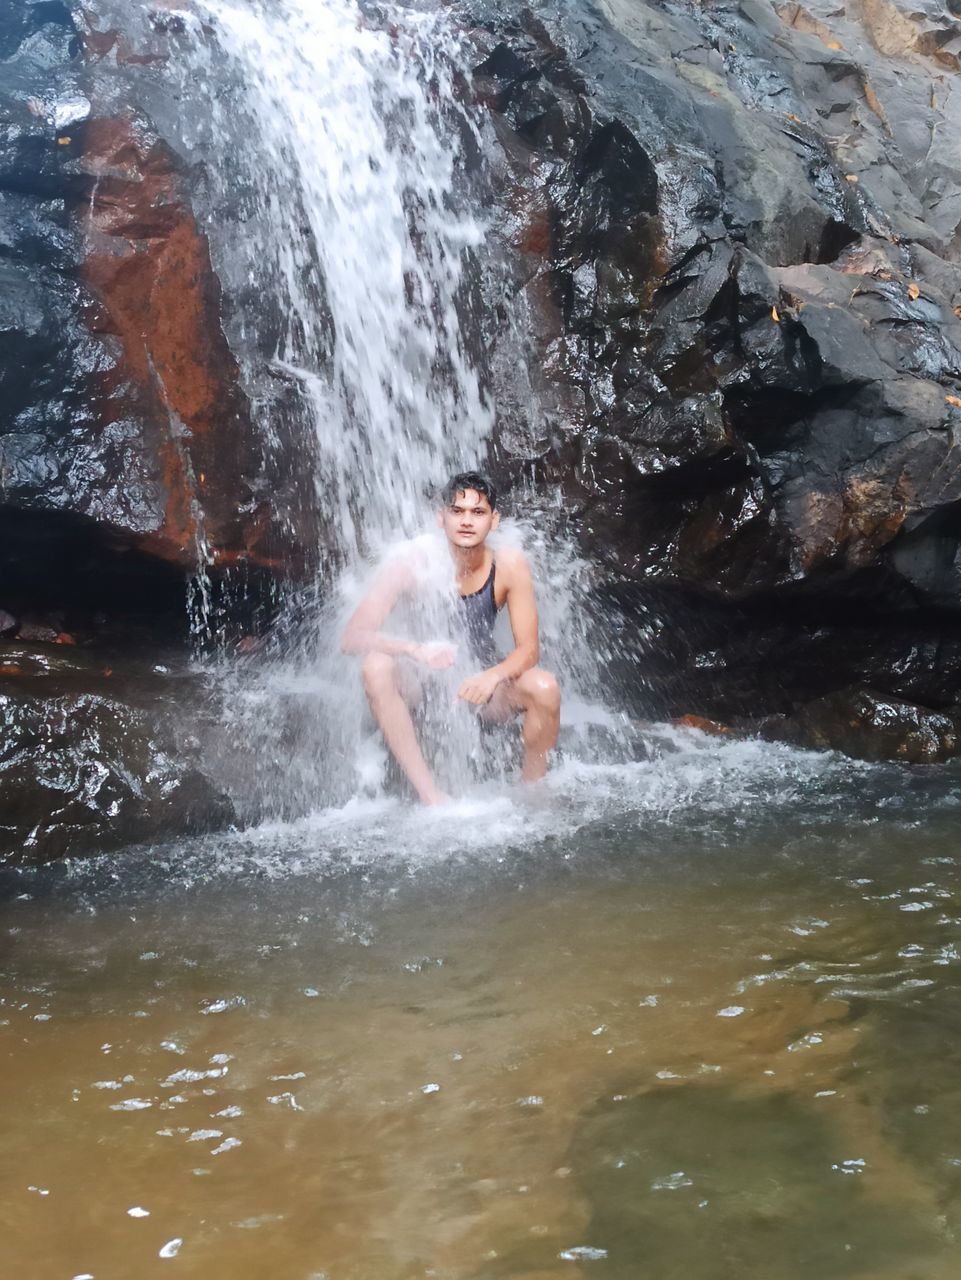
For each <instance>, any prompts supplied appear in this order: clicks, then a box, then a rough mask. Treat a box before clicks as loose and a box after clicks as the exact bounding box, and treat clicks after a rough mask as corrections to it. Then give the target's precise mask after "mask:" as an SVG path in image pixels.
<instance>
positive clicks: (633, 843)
mask: <svg viewBox="0 0 961 1280" xmlns="http://www.w3.org/2000/svg"><path fill="white" fill-rule="evenodd" d="M635 745H636V747H637V748H638V749H639V750H643V751H644V752H645V754H646V758H645V759H636V760H633V761H630V762H626V763H625V762H610V763H596V762H595V763H592V762H585V761H583V760H579V759H577V758H576V757H569V758H566V759H563V760H562V761H561V762H560V763H559V764H558V766H557V767H556V768H555V769H554V770H553V771H552V772H551V773H550V774H549V775H548V777H547V778H546V779H545V781H544V782H543V783H541V784H538V785H537V786H534V787H529V788H526V787H525V788H522V787H518V786H516V785H510V784H504V783H499V782H491V783H487V784H481V785H477V786H475V787H474V788H472V789H471V790H470V791H469V792H468V793H467V794H465V795H463V796H462V797H460V798H459V799H456V800H455V801H454V802H453V803H451V804H450V805H447V806H444V807H441V808H436V809H424V808H422V807H420V806H417V805H412V804H410V803H408V802H405V801H403V800H401V799H398V798H396V797H393V796H388V795H385V794H383V792H380V791H377V792H373V793H371V794H368V795H367V796H361V795H354V796H352V797H351V798H349V799H348V800H346V801H345V802H344V803H342V804H336V805H329V806H324V807H319V808H317V809H315V810H314V811H312V812H310V813H307V814H304V815H302V816H300V817H297V818H295V819H292V820H290V821H270V820H268V821H264V822H262V823H261V824H260V825H258V826H255V827H251V828H249V829H247V830H245V831H241V832H235V833H233V834H228V835H217V836H211V837H204V838H199V839H196V840H192V841H189V842H184V843H179V844H178V845H177V846H176V847H175V848H171V849H169V850H165V849H162V848H161V849H151V850H150V851H149V852H148V853H147V855H146V859H145V862H144V863H143V864H142V865H143V866H144V867H145V868H146V867H149V871H150V873H151V875H152V876H153V875H157V876H160V877H162V881H163V884H164V886H165V887H166V888H188V889H189V888H192V887H195V886H199V885H203V884H205V883H207V882H208V881H210V880H211V878H213V879H217V878H220V877H223V878H225V879H229V880H230V881H232V882H234V883H237V882H240V881H243V880H244V879H248V878H249V879H253V880H258V881H259V880H264V879H268V880H274V879H275V880H285V879H289V878H296V877H304V878H306V879H309V880H311V881H318V880H323V879H326V878H328V877H331V876H338V875H341V874H343V873H345V872H349V873H354V872H366V871H377V872H378V873H382V874H384V875H387V876H388V877H393V876H396V875H401V876H404V875H407V874H409V873H411V872H423V871H428V870H430V869H432V868H438V867H446V868H456V867H457V866H459V865H463V866H464V867H468V868H472V869H482V868H484V867H486V868H488V869H489V870H496V868H497V867H498V865H499V864H505V865H508V866H510V865H512V864H513V863H514V861H515V859H516V858H517V857H518V856H519V855H521V854H523V855H525V856H526V855H533V856H535V857H541V856H542V855H543V856H545V857H547V858H548V860H557V859H561V860H564V859H572V858H573V859H578V858H590V857H591V856H592V853H593V849H594V845H595V843H596V841H597V839H598V838H599V837H600V836H603V837H604V838H609V837H611V836H612V835H613V837H614V838H615V840H616V842H617V843H618V844H619V845H620V846H623V847H625V848H627V847H634V848H643V847H644V846H645V845H647V846H649V847H651V848H652V849H654V848H655V847H657V846H659V843H661V842H663V841H664V840H666V842H667V847H673V846H674V845H676V844H677V841H678V838H679V837H683V838H688V837H689V838H690V839H691V840H696V839H697V838H698V837H699V836H700V835H702V834H705V833H706V834H708V835H709V836H710V838H711V840H712V842H713V843H716V845H717V847H718V850H719V851H720V850H722V849H723V848H724V847H725V845H727V844H728V843H729V842H730V841H732V840H737V839H738V838H739V832H740V833H741V834H743V828H744V826H745V825H746V824H747V823H748V822H753V823H759V824H761V825H762V826H763V825H765V824H766V825H770V822H771V820H772V817H773V816H774V815H778V816H779V818H780V819H782V820H785V821H786V820H790V821H791V822H792V823H796V824H799V825H803V824H805V823H811V822H814V823H816V822H820V821H822V820H824V819H825V817H830V816H832V815H833V814H835V813H839V812H846V813H848V814H849V815H850V812H851V804H852V794H853V793H855V792H856V791H857V790H858V789H859V788H864V787H865V786H866V785H867V786H869V787H870V786H871V785H879V786H880V787H881V788H882V790H883V789H884V788H885V787H888V786H889V785H890V779H888V778H887V777H886V776H883V771H879V770H878V769H877V768H876V767H873V766H868V765H864V764H859V763H858V762H855V761H851V760H847V759H843V758H841V757H838V756H835V755H829V754H824V753H816V752H804V751H797V750H795V749H793V748H791V747H787V746H783V745H780V744H771V743H762V742H759V741H756V740H744V741H730V740H725V739H720V738H715V737H710V736H708V735H706V734H703V733H701V732H700V731H698V730H693V729H677V728H674V727H672V726H670V725H651V726H647V727H646V728H645V729H644V730H643V731H641V732H640V733H639V734H637V735H636V736H635ZM872 779H873V780H874V782H873V784H872ZM682 843H683V840H682ZM123 864H124V867H125V868H128V869H129V868H133V867H136V866H137V864H138V859H137V858H136V856H135V855H131V854H130V853H129V852H127V853H125V854H124V856H123ZM116 865H117V860H116V858H115V857H113V856H110V857H105V858H103V859H100V860H93V861H91V862H86V863H83V864H77V865H76V866H75V867H74V868H73V869H72V872H71V874H72V875H73V876H74V878H75V879H76V880H78V881H89V882H95V881H97V880H98V878H99V876H100V875H101V874H102V873H104V872H108V873H109V872H110V869H111V868H113V867H115V866H116Z"/></svg>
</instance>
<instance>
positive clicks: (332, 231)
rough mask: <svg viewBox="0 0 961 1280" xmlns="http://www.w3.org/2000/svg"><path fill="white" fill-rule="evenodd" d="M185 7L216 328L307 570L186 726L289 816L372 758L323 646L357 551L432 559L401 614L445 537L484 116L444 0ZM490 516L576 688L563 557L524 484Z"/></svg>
mask: <svg viewBox="0 0 961 1280" xmlns="http://www.w3.org/2000/svg"><path fill="white" fill-rule="evenodd" d="M184 26H185V29H186V32H187V38H186V39H185V41H184V42H183V55H184V56H183V58H182V60H181V61H180V62H179V63H178V64H177V65H176V67H172V68H171V69H170V71H169V72H168V74H172V75H179V76H180V85H179V96H180V98H181V100H182V102H183V103H184V112H183V116H182V118H181V120H180V121H178V128H179V130H180V133H181V136H182V138H183V146H184V149H185V151H186V153H187V154H188V155H189V156H192V157H203V161H202V163H203V172H204V184H203V188H202V192H201V199H202V200H203V202H204V203H205V204H206V208H207V211H208V212H207V224H208V228H209V233H210V238H211V245H212V252H213V256H214V260H215V263H216V266H217V269H218V272H219V274H220V275H221V279H222V280H223V282H224V286H225V325H226V330H227V334H228V338H229V340H230V342H231V346H232V348H233V350H234V352H235V354H236V356H237V358H238V361H239V363H240V366H241V370H242V375H243V379H244V384H245V389H246V391H247V394H248V396H249V399H250V402H251V405H252V409H253V412H254V413H255V415H256V417H257V420H258V423H259V426H260V431H261V435H262V438H263V440H264V442H265V446H266V451H267V454H268V457H270V458H272V460H273V466H274V469H275V480H274V491H273V492H272V494H271V501H272V503H273V505H274V507H275V509H277V508H280V509H282V510H285V511H286V513H287V518H288V520H289V522H290V526H291V534H292V538H291V541H292V542H294V543H300V544H302V543H304V541H305V540H306V541H307V542H309V543H310V546H309V548H308V554H307V556H306V559H307V560H308V561H309V562H310V563H311V565H312V567H313V571H314V574H315V577H314V581H315V582H316V584H317V586H316V588H309V589H307V591H306V592H305V593H302V594H301V595H300V596H299V597H294V598H292V599H290V600H288V601H287V602H286V608H285V610H284V611H283V612H282V616H281V620H280V625H279V626H278V628H277V629H276V632H275V638H274V641H273V650H272V653H271V655H270V656H269V658H268V660H267V661H266V662H265V661H264V660H263V657H261V658H260V659H258V660H255V661H252V662H251V663H250V665H249V666H245V667H243V668H242V670H241V671H240V673H239V674H238V673H237V672H236V669H233V670H232V671H231V672H230V673H228V674H227V675H225V676H224V677H223V678H222V681H221V686H222V688H223V690H224V698H225V717H226V724H227V728H228V732H227V733H226V734H225V735H224V738H223V740H222V741H221V742H218V743H216V744H212V746H211V750H212V751H213V752H214V753H215V754H216V753H217V752H220V754H221V756H222V758H223V775H224V778H225V780H226V784H227V785H228V787H229V789H230V790H231V792H232V794H234V795H235V796H239V797H241V798H242V801H243V802H244V803H246V804H247V805H248V806H249V808H250V812H251V816H257V815H261V816H262V815H264V814H273V815H279V816H294V815H296V814H298V813H301V812H304V811H306V810H309V809H311V808H316V807H318V806H319V805H324V804H339V803H345V802H347V801H348V800H349V799H350V798H351V797H354V796H356V795H357V794H358V793H365V792H366V793H368V794H376V793H377V792H378V791H379V789H380V786H381V783H382V778H383V776H384V772H385V765H387V763H388V762H387V760H386V757H385V753H384V750H383V747H382V745H381V743H380V738H379V735H378V734H376V733H373V732H372V726H371V725H370V723H369V721H368V719H367V716H366V706H365V700H364V697H363V692H362V689H361V685H360V680H359V678H358V672H357V670H356V660H350V659H346V658H344V657H343V655H341V654H340V652H339V635H340V632H341V630H342V627H343V624H344V621H345V619H346V617H347V616H348V614H349V612H350V610H351V608H352V607H353V605H354V604H356V602H357V600H358V599H359V597H360V594H361V593H362V591H363V590H364V588H365V585H366V584H367V583H369V581H370V566H371V563H372V562H374V561H376V560H378V559H382V558H383V557H384V556H385V555H386V556H388V558H389V556H390V554H391V553H392V551H396V548H397V547H398V544H401V543H404V542H405V540H407V541H409V540H410V539H411V538H419V543H418V546H419V549H420V551H419V553H420V554H421V556H422V557H424V558H425V559H426V561H428V562H429V563H430V564H433V565H434V566H436V575H435V582H436V583H439V582H441V580H442V582H443V589H440V590H437V591H435V592H434V593H433V595H429V593H428V598H429V601H430V602H431V605H432V607H430V608H427V607H426V606H425V607H423V608H421V611H420V612H421V616H420V618H419V619H415V622H416V623H417V624H419V627H420V631H421V633H422V636H423V638H429V637H432V636H433V635H435V634H437V633H439V631H440V630H441V629H442V628H443V625H444V616H445V609H449V606H450V596H451V595H452V593H453V590H454V584H453V575H452V574H451V573H450V564H449V560H448V558H447V554H446V548H445V546H443V545H442V544H438V542H437V539H436V538H435V539H431V538H430V536H429V535H427V534H425V533H424V530H425V526H426V524H427V523H429V520H430V500H431V499H432V498H433V497H434V496H436V493H437V491H438V487H439V486H440V485H441V484H442V482H443V481H444V479H445V478H446V477H447V476H449V475H450V474H451V473H452V472H453V471H456V470H463V469H466V468H468V467H471V466H474V465H477V464H482V463H483V460H484V457H485V455H486V451H487V446H488V440H489V436H490V433H491V430H492V428H493V425H494V408H493V405H492V403H491V400H492V396H491V393H490V389H489V387H488V386H487V383H486V380H485V374H484V368H483V359H484V352H482V351H480V350H478V347H479V344H480V341H481V339H480V336H479V335H481V334H482V333H483V332H484V331H485V328H489V325H485V323H484V317H483V314H482V308H484V307H485V306H486V307H487V308H490V307H491V306H492V305H493V300H492V298H491V294H492V293H495V292H497V293H498V300H499V301H502V300H503V296H504V291H503V290H502V289H500V287H499V286H500V284H501V283H502V282H503V279H504V275H503V274H502V273H501V264H499V263H498V262H497V261H496V257H495V256H494V255H492V254H491V252H490V250H489V244H488V237H487V236H486V235H485V230H486V228H485V225H484V223H483V221H482V220H481V218H480V217H479V216H478V213H477V210H478V208H479V207H480V206H481V204H482V194H483V190H484V181H485V174H484V162H483V156H484V153H485V147H487V146H489V145H490V140H489V139H487V138H485V137H484V136H483V130H482V125H481V123H480V122H479V119H478V118H477V117H476V116H475V115H474V114H472V111H471V109H470V107H469V105H465V102H464V99H465V96H466V95H465V94H464V93H463V85H465V84H467V83H469V72H468V61H467V57H466V54H465V52H464V51H463V50H462V48H461V45H460V41H459V38H458V36H457V33H456V31H455V30H454V27H453V24H452V20H451V16H450V14H449V13H448V12H445V11H444V10H434V9H430V8H425V9H420V8H416V7H405V6H401V5H385V6H379V7H378V8H377V10H376V12H371V13H367V12H366V11H365V10H364V9H362V8H360V7H359V6H358V5H357V4H356V3H354V0H203V4H202V8H201V9H198V10H197V11H196V12H193V13H191V14H190V15H189V16H186V17H185V18H184ZM485 283H486V286H487V287H486V294H487V296H486V298H485ZM515 322H516V321H515ZM499 358H500V360H501V362H503V353H500V357H499ZM521 362H522V361H521V359H520V357H519V358H518V363H521ZM521 381H522V382H523V378H522V379H521ZM555 515H556V513H555ZM511 523H512V522H510V521H508V522H507V524H508V528H507V530H506V532H505V534H504V536H505V537H506V538H507V539H512V538H513V539H514V540H518V539H519V540H520V541H522V542H523V543H524V544H525V546H526V547H527V549H528V551H529V553H530V554H531V555H532V559H533V560H534V562H535V566H536V578H537V581H538V589H539V596H540V601H539V602H540V606H541V616H542V628H541V630H542V640H544V641H545V642H546V643H545V646H544V647H545V651H546V652H547V653H548V655H549V659H550V661H551V662H552V664H555V665H556V666H558V667H560V669H561V674H562V677H563V678H564V680H565V696H566V697H567V699H568V702H570V701H571V697H572V695H573V694H575V692H576V690H575V681H574V680H573V679H572V673H574V672H577V673H578V678H579V679H578V682H579V683H580V685H581V687H582V689H583V690H584V691H586V692H590V693H594V692H595V688H594V687H593V686H592V680H591V673H592V672H593V671H594V670H595V669H596V665H597V664H596V652H592V651H591V649H590V647H589V646H588V645H587V643H586V642H585V628H586V625H587V619H586V613H585V611H584V610H583V609H582V608H580V607H579V600H578V591H579V587H580V585H581V583H582V579H583V577H584V566H583V565H580V564H579V563H578V562H577V561H576V559H575V558H574V557H572V555H571V553H570V551H569V550H568V544H567V542H566V540H562V539H561V540H559V539H558V538H557V537H556V527H557V521H556V520H555V518H554V515H551V514H550V513H549V512H547V511H545V509H544V508H543V507H542V508H541V512H540V516H539V517H538V518H535V519H534V520H533V521H528V522H527V523H526V524H525V523H524V521H523V520H522V521H519V522H513V528H511V527H510V525H511ZM305 531H306V538H305ZM445 595H446V597H447V600H446V601H445V599H444V597H445ZM407 621H408V623H409V622H410V619H409V618H408V619H407ZM391 622H392V625H393V622H394V619H392V620H391ZM500 625H501V627H502V629H503V630H504V632H505V633H506V632H507V627H506V619H502V621H501V624H500ZM509 648H510V636H509V633H507V634H505V635H503V636H502V651H506V650H507V649H509ZM465 661H466V658H465ZM464 674H467V672H466V670H465V672H464ZM434 710H435V711H436V713H437V714H435V715H434V717H433V719H434V720H435V721H436V723H435V726H434V728H435V732H434V739H433V749H434V758H435V761H436V760H440V761H442V762H443V765H444V767H445V768H446V770H447V775H448V776H447V782H448V785H451V784H452V785H453V789H454V790H458V789H461V788H463V787H464V786H465V785H467V784H468V783H469V782H470V781H471V780H472V779H473V778H474V777H475V776H476V774H477V772H478V767H479V766H478V759H477V757H478V755H479V754H480V755H483V754H484V753H483V751H482V750H481V747H482V745H483V744H480V745H479V744H478V734H477V727H476V724H475V723H474V716H473V713H472V712H471V711H470V710H468V709H467V708H466V707H465V706H463V705H462V704H460V705H458V704H457V703H456V701H455V700H454V699H453V696H452V694H451V692H450V691H449V690H448V691H447V695H446V697H445V698H444V699H443V705H442V706H439V707H436V708H435V709H434ZM501 755H502V756H504V759H505V760H507V761H508V762H509V761H510V752H509V750H508V751H506V752H501ZM481 763H482V764H483V761H482V762H481ZM487 763H488V764H489V760H488V762H487Z"/></svg>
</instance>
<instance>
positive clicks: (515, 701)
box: [477, 680, 523, 724]
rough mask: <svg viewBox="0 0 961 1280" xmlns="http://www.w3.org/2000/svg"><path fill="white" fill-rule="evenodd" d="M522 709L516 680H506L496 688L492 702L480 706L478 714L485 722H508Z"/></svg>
mask: <svg viewBox="0 0 961 1280" xmlns="http://www.w3.org/2000/svg"><path fill="white" fill-rule="evenodd" d="M522 709H523V708H522V704H521V702H520V700H519V698H518V696H517V691H516V690H515V688H514V681H513V680H505V681H504V682H503V684H499V685H498V686H497V688H496V689H495V690H494V693H493V696H492V697H491V700H490V702H488V703H486V704H485V705H484V706H483V707H480V708H479V709H478V713H477V714H478V716H479V717H480V719H481V722H482V723H483V724H506V723H507V721H508V720H512V719H513V718H514V716H516V715H517V713H518V712H519V711H521V710H522Z"/></svg>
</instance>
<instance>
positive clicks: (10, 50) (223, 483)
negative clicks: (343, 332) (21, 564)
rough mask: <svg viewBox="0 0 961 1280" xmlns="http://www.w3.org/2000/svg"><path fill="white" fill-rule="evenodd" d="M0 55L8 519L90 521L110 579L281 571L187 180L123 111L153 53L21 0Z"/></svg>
mask: <svg viewBox="0 0 961 1280" xmlns="http://www.w3.org/2000/svg"><path fill="white" fill-rule="evenodd" d="M0 58H2V59H3V71H4V81H3V83H4V90H3V94H2V97H0V400H2V410H0V415H2V416H0V505H2V507H3V509H4V512H5V513H6V514H7V515H8V516H12V515H14V514H15V513H18V512H21V513H30V512H36V511H45V512H51V513H56V519H60V518H61V517H64V519H65V522H66V521H69V520H76V519H79V520H81V521H86V522H87V525H88V530H101V531H104V532H105V533H107V534H108V535H109V537H103V538H101V547H102V561H104V562H108V563H109V562H110V561H111V559H112V557H113V556H114V555H115V554H123V553H125V552H128V551H131V550H133V551H137V552H146V553H148V554H149V555H151V556H153V557H155V558H157V559H158V560H162V561H167V562H170V563H171V564H173V565H175V566H177V567H178V569H179V570H180V571H181V573H182V572H183V571H184V570H186V571H191V570H195V569H196V568H197V565H198V560H199V558H200V557H201V556H204V557H205V558H206V559H208V560H209V561H210V563H211V564H213V565H214V566H217V565H230V564H233V563H235V562H237V561H249V562H251V563H258V562H259V563H264V562H266V561H267V560H269V559H270V553H269V551H267V550H266V549H265V547H264V545H263V539H264V537H265V531H266V530H267V527H268V525H269V521H270V516H269V512H268V511H267V509H266V506H265V504H264V502H263V501H262V500H261V498H260V496H259V494H260V490H259V486H260V485H261V481H262V470H263V459H262V456H261V448H260V445H259V442H258V440H257V436H256V431H255V429H254V427H253V424H252V422H251V419H250V415H249V411H248V406H247V404H246V401H245V400H244V397H243V395H242V393H241V391H240V389H239V386H238V381H237V368H236V363H235V361H234V359H233V357H232V355H231V353H230V350H229V348H228V346H227V342H226V339H225V338H224V335H223V332H222V329H221V325H220V317H219V308H220V291H219V286H218V283H217V279H216V276H215V275H214V273H213V271H212V269H211V265H210V257H209V252H208V248H207V241H206V238H205V236H204V234H203V233H202V231H201V229H200V227H199V226H198V223H197V219H196V217H195V214H194V212H193V210H192V207H191V197H190V191H189V183H188V181H187V175H186V172H185V166H184V164H183V162H182V161H181V160H180V159H178V158H177V157H176V156H175V154H174V153H173V151H172V150H171V148H170V147H169V146H168V145H167V144H166V142H165V141H164V140H163V139H162V138H160V137H159V136H158V135H157V134H156V132H155V131H154V130H153V129H152V127H151V125H150V123H149V121H148V120H147V119H146V118H145V117H143V116H142V115H141V113H140V110H139V107H138V104H137V102H136V101H135V100H134V99H135V95H133V94H131V95H130V100H128V101H127V102H123V101H122V100H119V98H120V95H119V94H118V88H119V85H120V84H121V83H122V78H123V74H124V71H123V69H124V67H126V66H129V67H131V68H137V67H138V66H140V65H141V64H143V63H144V62H145V61H149V54H147V55H145V54H142V53H140V52H138V51H137V50H136V49H133V48H131V47H128V46H127V45H125V44H124V42H123V40H122V39H121V38H120V37H118V35H117V33H116V32H114V33H112V34H111V33H100V32H98V31H97V30H96V17H95V15H94V13H93V11H92V10H81V9H80V8H79V7H77V6H74V5H70V6H68V5H66V4H63V3H60V2H59V0H55V2H51V0H43V2H37V3H30V2H29V0H25V2H23V3H18V4H16V5H4V6H3V7H2V9H0ZM108 58H109V59H110V69H109V73H108V74H101V72H100V70H99V68H100V64H101V62H102V61H103V60H105V59H108ZM56 519H55V521H54V526H53V527H54V528H56V527H58V526H57V524H56ZM64 527H66V523H65V524H64ZM87 536H88V537H89V536H91V535H90V534H89V532H88V534H87ZM24 541H27V540H26V539H24ZM65 545H66V546H69V542H68V541H67V542H65ZM27 558H28V560H29V552H27Z"/></svg>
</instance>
